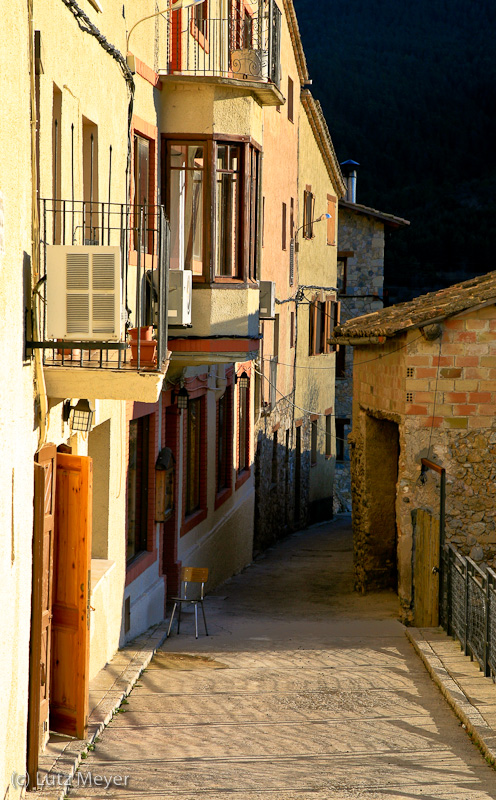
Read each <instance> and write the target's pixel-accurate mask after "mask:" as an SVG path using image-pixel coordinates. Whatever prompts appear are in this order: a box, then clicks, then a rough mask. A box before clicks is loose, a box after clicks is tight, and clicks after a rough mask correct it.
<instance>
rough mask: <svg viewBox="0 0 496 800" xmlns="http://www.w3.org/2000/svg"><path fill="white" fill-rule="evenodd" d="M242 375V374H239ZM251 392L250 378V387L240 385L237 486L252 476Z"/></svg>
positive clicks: (249, 381)
mask: <svg viewBox="0 0 496 800" xmlns="http://www.w3.org/2000/svg"><path fill="white" fill-rule="evenodd" d="M239 374H241V373H239ZM250 392H251V379H250V378H248V385H247V386H246V388H244V389H243V388H242V387H241V386H240V385H239V383H238V414H237V428H238V429H237V432H236V433H237V436H236V439H237V463H236V476H237V479H236V486H235V488H236V489H238V488H239V486H240V485H241V484H242V483H243V482H244V479H245V478H247V477H248V476H249V475H250V472H251V467H250V455H251V454H250V435H251V434H250ZM243 405H244V408H245V414H244V417H243V424H241V422H242V415H241V411H242V406H243ZM242 453H244V461H243V462H242Z"/></svg>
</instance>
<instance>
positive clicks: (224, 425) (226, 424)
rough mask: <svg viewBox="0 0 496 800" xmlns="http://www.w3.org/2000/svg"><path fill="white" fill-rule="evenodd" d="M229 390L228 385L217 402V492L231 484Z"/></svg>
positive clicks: (230, 412)
mask: <svg viewBox="0 0 496 800" xmlns="http://www.w3.org/2000/svg"><path fill="white" fill-rule="evenodd" d="M231 392H232V390H231V387H230V386H228V387H227V389H226V391H225V393H224V395H223V396H222V397H221V398H220V400H219V401H218V404H217V494H219V493H220V492H222V491H223V490H224V489H228V488H230V486H231V461H232V437H231V415H232V401H231V397H232V394H231Z"/></svg>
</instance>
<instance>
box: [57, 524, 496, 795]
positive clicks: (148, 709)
mask: <svg viewBox="0 0 496 800" xmlns="http://www.w3.org/2000/svg"><path fill="white" fill-rule="evenodd" d="M351 547H352V543H351V530H350V520H349V518H340V519H337V520H335V521H334V522H332V523H329V524H325V525H321V526H318V527H314V528H311V529H309V530H307V531H302V532H299V533H297V534H295V535H293V536H291V537H290V538H288V539H286V540H285V541H283V542H281V543H280V544H278V545H277V546H276V547H274V548H273V549H271V550H270V551H268V552H267V553H266V554H265V555H264V556H263V557H261V558H260V559H259V560H257V561H256V562H255V563H254V564H253V565H252V566H251V567H249V568H248V569H246V570H245V571H244V572H243V573H242V574H241V575H238V576H237V577H235V578H233V579H232V580H231V581H229V582H228V583H226V584H224V585H223V586H222V587H220V588H219V589H218V590H217V591H216V592H215V593H214V594H212V595H210V596H208V598H207V601H206V612H207V622H208V626H209V633H210V634H211V635H210V636H209V637H206V636H204V634H203V626H202V625H201V628H200V638H199V639H198V640H195V638H194V623H193V619H192V615H191V613H189V612H188V616H186V614H184V622H183V623H182V624H181V633H180V635H179V636H178V635H177V634H176V632H175V626H174V629H173V633H172V635H171V637H170V638H169V639H167V640H166V642H165V644H164V645H163V647H162V648H161V649H160V651H159V652H158V653H157V655H156V656H155V658H154V659H153V660H152V662H151V663H150V665H149V668H148V669H147V670H146V672H145V673H144V674H143V676H142V678H141V679H140V681H139V683H138V684H137V686H136V687H135V688H134V690H133V691H132V693H131V694H130V695H129V698H128V704H126V705H123V706H122V707H121V710H122V712H125V713H118V714H116V716H115V717H114V719H113V720H112V722H111V723H110V725H109V726H108V727H107V728H106V730H105V731H104V732H103V734H102V736H101V738H100V740H99V741H98V743H97V744H96V749H95V751H94V752H92V753H90V754H89V755H88V757H87V758H86V759H85V761H84V762H82V764H81V768H80V770H79V772H78V774H77V775H76V779H75V785H74V787H73V788H72V789H71V791H70V795H69V796H70V797H74V798H76V797H78V798H90V797H91V798H103V797H107V798H108V797H119V798H121V800H127V799H128V798H138V797H150V798H160V800H176V799H177V798H181V800H193V799H195V800H196V798H200V797H208V798H210V799H211V800H227V798H231V797H236V798H240V800H268V798H270V800H306V799H307V798H308V799H310V798H312V800H331V798H332V800H345V799H346V800H350V799H351V798H367V799H369V798H370V800H383V798H388V799H389V800H395V799H396V798H417V797H418V798H424V800H425V799H426V798H431V799H432V800H434V798H436V800H486V799H487V798H496V773H495V771H494V770H493V769H492V768H491V767H489V766H488V765H487V764H486V762H485V761H484V759H483V757H482V756H481V754H480V753H479V751H478V750H477V749H476V747H475V746H474V745H473V744H472V743H471V741H470V739H469V737H468V736H467V734H466V733H465V731H464V730H463V729H462V727H461V725H460V723H459V721H458V719H457V718H456V717H455V715H454V714H453V712H452V711H451V710H450V708H449V707H448V705H447V704H446V702H445V700H444V699H443V697H442V696H441V694H440V692H439V691H438V689H437V688H436V686H435V685H434V684H433V683H432V681H431V679H430V677H429V676H428V674H427V672H426V670H425V668H424V666H423V664H422V663H421V661H420V659H419V658H418V657H417V655H416V654H415V652H414V650H413V647H412V646H411V644H410V643H409V641H408V640H407V638H406V637H405V632H404V628H403V626H402V625H401V624H400V623H399V622H398V621H397V619H396V615H397V598H396V597H395V595H393V594H392V593H383V594H373V595H367V596H362V595H358V594H356V593H354V592H353V585H352V551H351ZM90 774H91V775H93V776H95V775H99V776H106V777H107V779H108V778H110V777H111V776H118V777H122V778H124V776H129V778H128V780H126V781H125V783H126V784H127V785H126V786H124V785H122V786H118V785H115V784H116V783H118V781H116V782H114V783H113V784H111V785H110V786H109V787H108V788H107V789H103V788H98V787H96V786H94V785H93V786H91V785H90V780H89V776H90ZM78 782H79V786H77V785H76V784H77V783H78Z"/></svg>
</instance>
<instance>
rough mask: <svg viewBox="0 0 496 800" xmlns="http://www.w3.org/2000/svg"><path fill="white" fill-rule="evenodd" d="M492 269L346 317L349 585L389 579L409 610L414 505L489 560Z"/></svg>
mask: <svg viewBox="0 0 496 800" xmlns="http://www.w3.org/2000/svg"><path fill="white" fill-rule="evenodd" d="M495 303H496V273H494V272H493V273H489V274H488V275H485V276H483V277H481V278H477V279H474V280H471V281H467V282H465V283H462V284H458V285H456V286H453V287H450V288H448V289H445V290H442V291H440V292H437V293H432V294H428V295H424V296H422V297H419V298H416V299H415V300H413V301H411V302H410V303H403V304H400V305H398V306H392V307H391V308H387V309H383V310H382V311H379V312H375V313H373V314H371V315H369V316H367V317H362V318H358V319H354V320H350V321H349V322H347V323H344V324H343V325H341V326H340V327H338V328H337V329H336V331H335V335H336V340H337V341H340V342H341V343H345V344H351V345H353V346H354V374H353V432H352V434H351V435H350V436H349V444H350V449H351V467H352V469H351V473H352V492H353V527H354V554H355V574H356V585H357V588H358V589H359V590H362V591H364V590H366V589H368V588H384V587H392V588H394V589H396V588H397V590H398V594H399V599H400V604H401V612H402V617H403V619H404V620H406V621H411V620H412V619H414V618H415V608H416V594H415V591H416V573H415V569H414V562H415V558H416V546H417V543H418V541H417V529H416V513H417V512H418V510H419V509H424V510H425V511H427V512H428V513H429V514H430V515H432V517H433V518H434V519H435V518H439V515H440V498H441V494H440V479H439V476H438V475H437V473H436V472H433V471H432V470H431V469H427V470H426V469H425V464H424V465H422V459H424V460H425V459H428V460H429V461H431V462H433V463H435V464H436V465H438V467H439V468H442V469H444V470H445V475H446V504H445V541H446V542H451V543H452V544H454V545H455V546H456V548H457V549H458V550H460V551H461V552H462V553H463V554H465V555H470V556H471V558H473V559H474V560H475V561H476V562H477V563H478V564H479V565H484V564H487V565H490V566H494V564H495V563H496V508H495V502H494V500H495V496H496V485H495V478H496V468H495V466H494V455H495V453H496V422H495V416H494V414H495V410H496V392H495V382H494V377H495V374H496V373H495V367H496V306H495Z"/></svg>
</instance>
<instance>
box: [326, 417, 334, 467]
mask: <svg viewBox="0 0 496 800" xmlns="http://www.w3.org/2000/svg"><path fill="white" fill-rule="evenodd" d="M332 416H333V415H332V413H331V414H326V415H325V425H326V441H325V457H326V459H329V458H332Z"/></svg>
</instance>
